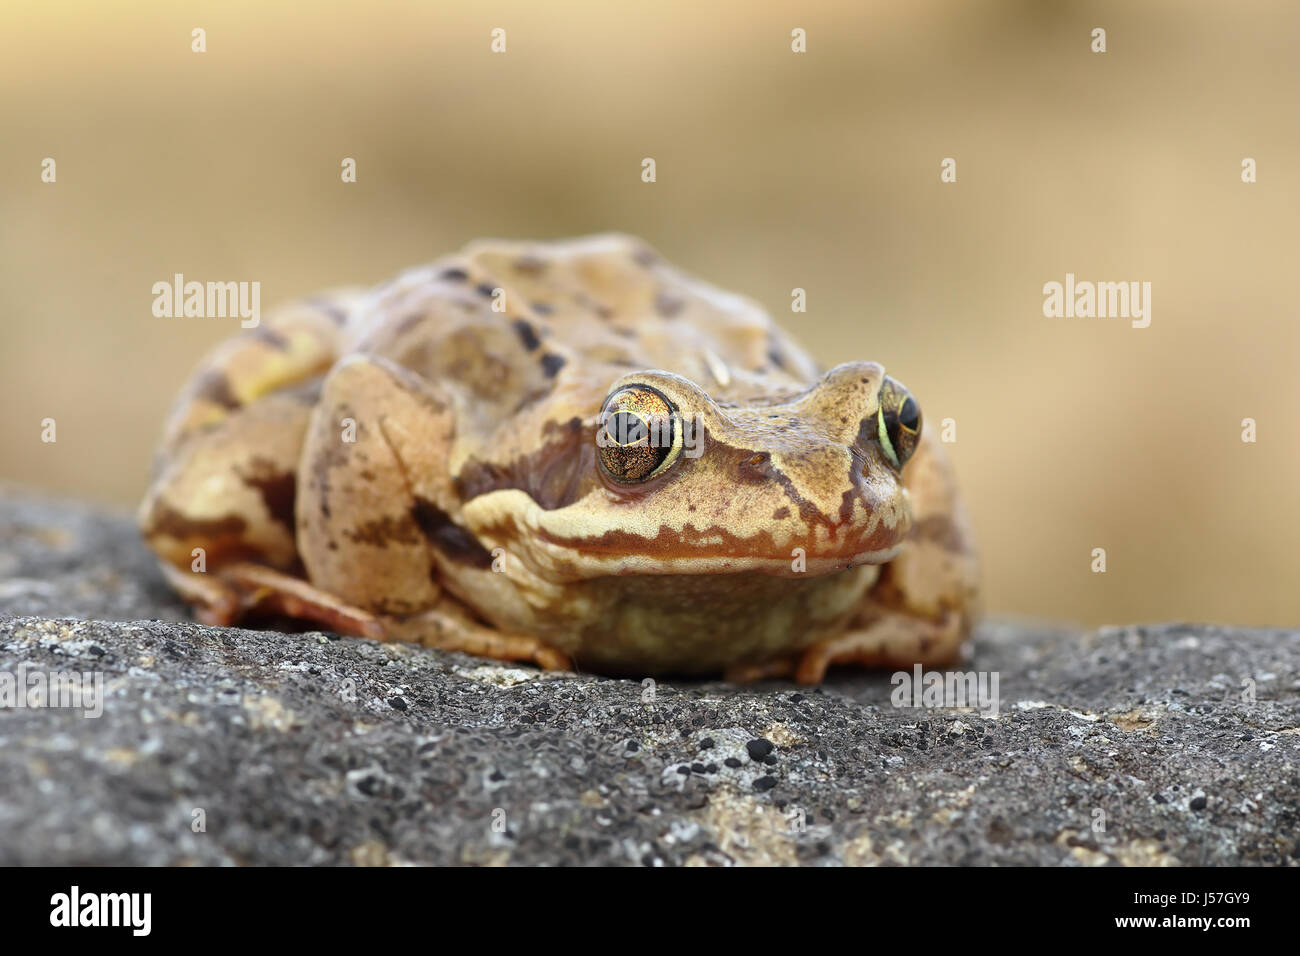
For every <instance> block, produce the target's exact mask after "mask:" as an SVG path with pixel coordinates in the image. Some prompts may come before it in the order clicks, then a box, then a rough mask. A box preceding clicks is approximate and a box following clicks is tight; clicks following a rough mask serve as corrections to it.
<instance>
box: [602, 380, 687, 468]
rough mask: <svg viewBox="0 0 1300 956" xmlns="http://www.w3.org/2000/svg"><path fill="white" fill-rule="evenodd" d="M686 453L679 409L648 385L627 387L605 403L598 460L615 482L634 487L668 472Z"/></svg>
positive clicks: (611, 396) (615, 393)
mask: <svg viewBox="0 0 1300 956" xmlns="http://www.w3.org/2000/svg"><path fill="white" fill-rule="evenodd" d="M681 450H682V428H681V422H680V421H679V420H678V415H677V409H676V408H674V407H673V403H672V402H670V401H668V399H667V398H666V397H665V396H664V394H663V393H662V392H660V391H658V390H657V389H653V388H651V387H650V386H648V385H627V386H624V387H623V388H620V389H619V390H618V391H616V392H614V393H613V394H612V395H610V396H609V398H607V399H605V404H604V405H603V406H602V407H601V410H600V419H599V421H598V422H597V425H596V457H597V458H598V459H600V464H601V467H602V468H604V469H605V473H606V474H607V475H609V476H610V477H611V478H613V479H614V480H615V481H618V482H622V483H624V484H631V483H634V482H638V481H646V480H647V479H650V478H653V477H655V476H656V475H661V474H663V473H664V471H666V470H667V469H668V468H669V466H671V465H672V463H673V462H674V461H676V460H677V456H678V455H679V454H680V453H681Z"/></svg>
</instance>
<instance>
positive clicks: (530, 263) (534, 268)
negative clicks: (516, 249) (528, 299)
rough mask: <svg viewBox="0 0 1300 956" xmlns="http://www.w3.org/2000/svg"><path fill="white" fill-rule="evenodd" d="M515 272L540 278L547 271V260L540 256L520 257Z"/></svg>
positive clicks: (516, 261)
mask: <svg viewBox="0 0 1300 956" xmlns="http://www.w3.org/2000/svg"><path fill="white" fill-rule="evenodd" d="M515 271H516V272H522V273H524V274H525V275H530V276H539V275H541V274H542V273H543V272H545V271H546V260H545V259H542V258H540V257H538V256H520V257H519V258H518V259H516V260H515Z"/></svg>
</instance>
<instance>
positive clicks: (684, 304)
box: [140, 236, 978, 682]
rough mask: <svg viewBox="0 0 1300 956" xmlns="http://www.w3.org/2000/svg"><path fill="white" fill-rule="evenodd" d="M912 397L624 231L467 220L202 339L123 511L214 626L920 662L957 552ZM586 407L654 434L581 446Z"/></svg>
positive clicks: (938, 644) (543, 648) (952, 516)
mask: <svg viewBox="0 0 1300 956" xmlns="http://www.w3.org/2000/svg"><path fill="white" fill-rule="evenodd" d="M909 397H910V396H909V393H908V392H907V390H906V389H905V388H904V387H903V386H902V385H901V384H899V383H898V382H897V381H896V380H895V379H893V378H892V377H887V376H886V375H885V370H884V369H883V368H882V367H881V366H880V365H878V364H875V363H872V362H848V363H844V364H841V365H838V366H836V367H835V368H832V369H830V370H829V371H825V372H823V371H821V370H820V369H818V368H817V367H816V365H815V364H814V363H813V362H812V360H811V359H810V358H809V357H808V356H807V355H806V353H804V352H803V350H802V349H800V348H799V347H798V346H797V345H796V344H795V343H794V342H793V341H792V340H791V339H790V338H789V337H788V336H787V335H786V334H785V333H784V332H783V331H782V330H781V329H780V328H779V327H778V326H776V325H775V324H774V323H773V322H772V321H771V320H770V319H769V318H768V317H767V316H766V315H765V314H764V313H763V312H762V310H761V309H760V308H759V307H758V306H756V305H755V304H753V303H752V302H750V301H749V300H747V299H744V298H742V297H740V296H736V295H732V294H729V293H725V292H722V291H720V290H718V289H716V288H714V287H712V286H709V285H707V284H705V283H703V282H701V281H699V280H697V279H694V278H692V277H690V276H688V275H686V274H685V273H683V272H681V271H679V270H677V269H675V268H674V267H672V266H671V265H669V264H667V263H666V262H664V261H663V260H662V259H661V258H660V257H659V256H658V254H656V253H655V252H654V251H653V250H651V249H650V248H649V247H648V246H646V245H645V244H644V243H642V242H640V241H638V240H636V239H632V238H629V237H624V236H594V237H588V238H585V239H578V240H572V241H566V242H554V243H526V242H479V243H475V244H472V245H471V246H469V247H468V248H467V249H466V250H465V251H463V252H462V253H460V254H458V255H455V256H451V257H448V258H446V259H443V260H441V261H439V262H436V263H434V264H433V265H430V266H427V267H424V268H419V269H414V270H411V271H408V272H406V273H403V274H402V275H399V276H398V277H397V278H395V279H394V280H392V281H391V282H388V283H386V284H384V285H381V286H379V287H377V288H375V289H373V290H368V291H362V290H342V291H338V292H334V293H330V294H326V295H322V296H318V297H315V298H313V299H310V300H307V301H305V302H302V303H299V304H297V305H293V306H290V307H288V308H286V309H284V310H281V311H280V312H277V313H276V314H274V315H272V316H270V317H268V318H267V319H266V320H265V321H264V322H263V323H262V325H261V326H260V327H259V328H257V329H253V330H249V331H247V332H244V333H242V334H240V335H238V336H236V337H235V338H234V339H232V340H230V341H229V342H227V343H225V344H223V345H222V346H220V347H219V348H218V349H217V350H216V351H215V352H214V353H213V354H212V355H211V356H210V357H209V358H208V359H207V360H206V361H205V362H204V363H203V364H202V365H201V366H200V368H199V369H198V370H197V371H196V373H195V375H194V376H193V377H192V379H191V382H190V384H189V385H188V386H187V387H186V389H185V390H184V391H183V393H182V395H181V397H180V399H179V400H178V403H177V406H176V409H175V410H174V411H173V413H172V415H171V417H170V418H169V419H168V422H167V425H166V427H165V429H164V437H163V442H162V446H161V449H160V452H159V457H158V466H157V470H156V475H155V479H154V482H153V483H152V485H151V487H150V490H149V492H148V494H147V496H146V499H145V501H144V502H143V504H142V505H141V509H140V520H141V526H142V529H143V532H144V535H145V538H146V540H147V541H148V542H149V544H150V545H151V546H152V547H153V548H154V550H155V551H156V552H157V553H158V555H159V557H160V558H161V559H162V560H163V561H164V562H165V564H166V565H167V566H168V568H169V569H170V570H169V577H170V578H171V579H172V580H173V582H174V583H175V584H176V586H177V587H178V589H179V590H181V592H182V593H183V594H184V595H185V596H186V598H187V599H188V600H190V601H191V602H192V603H193V604H194V605H195V606H196V608H198V609H199V610H200V611H201V612H202V613H204V614H206V615H207V616H208V617H209V619H214V620H218V621H221V622H224V623H230V622H233V621H235V620H238V619H240V618H241V617H243V616H245V615H249V614H253V613H255V612H256V611H258V610H259V609H265V608H266V607H268V606H270V607H271V608H272V609H273V610H275V611H277V612H278V613H281V614H283V613H285V610H286V608H288V609H289V610H290V611H291V612H292V616H297V617H301V618H303V619H304V620H307V621H315V622H317V623H319V624H322V625H323V626H330V627H333V628H335V629H337V630H341V631H343V632H347V633H364V634H370V635H374V634H375V633H380V634H382V635H383V636H385V637H388V638H393V639H401V640H413V641H420V642H423V643H426V644H430V645H433V646H438V647H444V648H449V649H456V650H465V651H469V652H472V653H479V654H484V655H487V656H493V657H500V658H509V659H520V660H531V661H534V662H536V663H538V664H540V665H541V666H545V667H562V666H576V667H578V668H585V669H590V670H595V671H599V672H603V673H613V674H626V675H631V676H647V675H660V674H683V675H710V674H719V673H725V674H727V675H728V676H731V677H733V678H735V679H742V680H743V679H755V678H759V677H764V676H784V677H794V678H796V679H798V680H801V681H805V682H816V681H819V680H821V679H822V678H823V676H824V674H825V672H826V669H827V668H828V667H830V666H831V665H834V664H837V663H855V664H860V665H866V666H884V667H895V666H907V665H910V664H911V663H913V662H922V663H926V664H941V663H944V662H947V661H952V660H955V659H956V658H957V657H958V655H959V654H960V650H961V646H962V642H963V641H964V640H965V638H966V636H967V635H968V634H969V631H970V628H971V626H972V622H973V620H974V617H975V612H976V606H977V578H978V569H977V564H976V560H975V555H974V549H973V545H972V540H971V535H970V531H969V527H968V525H967V522H966V519H965V517H964V514H963V512H962V508H961V504H960V502H959V500H958V497H957V494H956V485H955V481H954V479H953V475H952V471H951V468H950V466H949V464H948V462H947V459H946V457H945V455H944V453H943V449H942V447H941V445H940V443H939V442H938V441H937V440H936V439H935V438H934V436H933V435H932V433H931V432H929V431H926V430H924V428H923V427H922V425H921V423H920V415H919V411H918V406H917V405H916V404H915V400H914V399H911V401H912V404H911V405H905V404H904V403H905V402H907V401H908V400H909ZM607 400H609V401H610V402H611V405H610V408H611V409H612V411H613V412H617V411H623V412H625V413H628V414H634V415H638V416H642V417H643V418H644V417H646V416H648V415H649V414H650V413H652V412H653V413H655V414H658V413H659V412H661V411H662V410H663V408H664V407H665V406H666V407H667V408H668V409H670V410H671V411H672V412H673V413H675V415H676V416H678V419H679V425H678V427H677V428H676V430H669V431H668V432H666V433H665V434H669V435H672V436H674V442H675V443H674V444H672V446H671V448H667V449H666V448H665V447H661V446H658V445H656V446H654V447H651V448H647V447H645V446H644V443H643V444H642V445H640V446H637V447H628V448H615V449H613V450H610V449H608V448H602V447H601V446H600V443H599V441H598V435H599V434H600V433H601V431H602V427H603V424H602V416H601V411H602V409H603V408H604V407H605V406H606V402H607ZM611 413H612V412H611ZM647 420H648V419H647ZM912 426H915V427H914V429H913V428H912ZM195 549H201V550H202V551H203V553H204V554H205V556H206V559H207V560H206V568H205V570H204V571H203V572H202V573H201V574H200V573H195V572H194V571H193V570H192V565H193V555H194V553H195ZM257 568H263V569H265V573H260V572H257V571H256V570H255V569H257ZM272 575H279V577H273V576H272Z"/></svg>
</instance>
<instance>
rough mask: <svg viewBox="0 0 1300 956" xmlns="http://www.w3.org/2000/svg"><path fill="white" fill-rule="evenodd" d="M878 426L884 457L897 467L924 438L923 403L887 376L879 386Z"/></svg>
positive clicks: (903, 462)
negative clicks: (922, 433) (917, 401)
mask: <svg viewBox="0 0 1300 956" xmlns="http://www.w3.org/2000/svg"><path fill="white" fill-rule="evenodd" d="M876 427H877V431H878V432H879V435H880V447H881V449H882V450H883V451H884V453H885V457H886V458H888V459H889V460H890V461H891V462H892V463H893V464H894V467H895V468H902V467H903V465H905V464H906V463H907V459H909V458H911V457H912V452H914V451H916V444H917V442H919V441H920V440H921V406H919V405H917V404H916V399H914V398H913V397H912V393H911V392H909V391H908V390H907V389H906V388H905V387H903V386H902V385H900V384H899V383H898V382H895V381H894V380H893V379H892V378H889V377H888V376H886V377H885V381H884V384H882V385H881V386H880V411H879V413H878V414H877V426H876Z"/></svg>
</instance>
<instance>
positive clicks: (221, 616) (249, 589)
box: [162, 562, 387, 641]
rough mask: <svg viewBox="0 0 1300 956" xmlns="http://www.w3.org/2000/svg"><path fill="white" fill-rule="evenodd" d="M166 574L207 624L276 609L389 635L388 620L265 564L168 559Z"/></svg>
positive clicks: (356, 633) (351, 631) (329, 625)
mask: <svg viewBox="0 0 1300 956" xmlns="http://www.w3.org/2000/svg"><path fill="white" fill-rule="evenodd" d="M162 568H163V574H164V575H165V576H166V577H167V580H168V581H169V582H170V583H171V585H172V586H173V587H174V588H175V589H176V590H177V591H178V592H179V593H180V594H181V596H182V597H184V598H185V600H186V601H187V602H189V604H190V605H191V606H192V607H193V609H194V616H195V617H196V618H197V619H198V620H199V621H200V622H201V623H203V624H210V625H213V626H215V627H230V626H231V625H233V624H236V623H238V622H239V621H241V620H243V619H244V618H245V617H248V616H250V615H262V614H273V615H280V616H282V617H288V618H293V619H295V620H301V621H311V622H312V623H314V624H319V625H321V626H322V627H324V628H325V629H327V630H330V631H333V632H335V633H336V634H346V635H349V636H351V637H370V638H374V639H375V640H381V641H382V640H384V639H385V638H386V637H387V635H386V634H385V632H384V628H383V625H382V624H380V622H379V619H378V618H376V617H375V616H374V615H373V614H371V613H370V612H369V611H364V610H362V609H361V608H359V607H353V606H352V605H350V604H345V603H344V602H342V601H340V600H339V599H338V598H336V597H334V596H333V595H332V594H329V593H328V592H326V591H322V590H320V589H319V588H316V587H313V586H312V585H310V584H308V583H307V582H306V581H304V580H302V578H296V577H293V576H292V575H288V574H284V573H282V572H280V571H275V570H272V569H271V568H268V567H265V566H264V565H260V564H251V563H248V562H240V563H238V564H230V565H225V566H223V567H222V568H221V569H220V570H219V571H216V572H213V573H205V574H198V573H194V572H186V571H182V570H180V569H179V568H176V567H173V566H172V565H170V564H163V565H162Z"/></svg>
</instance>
